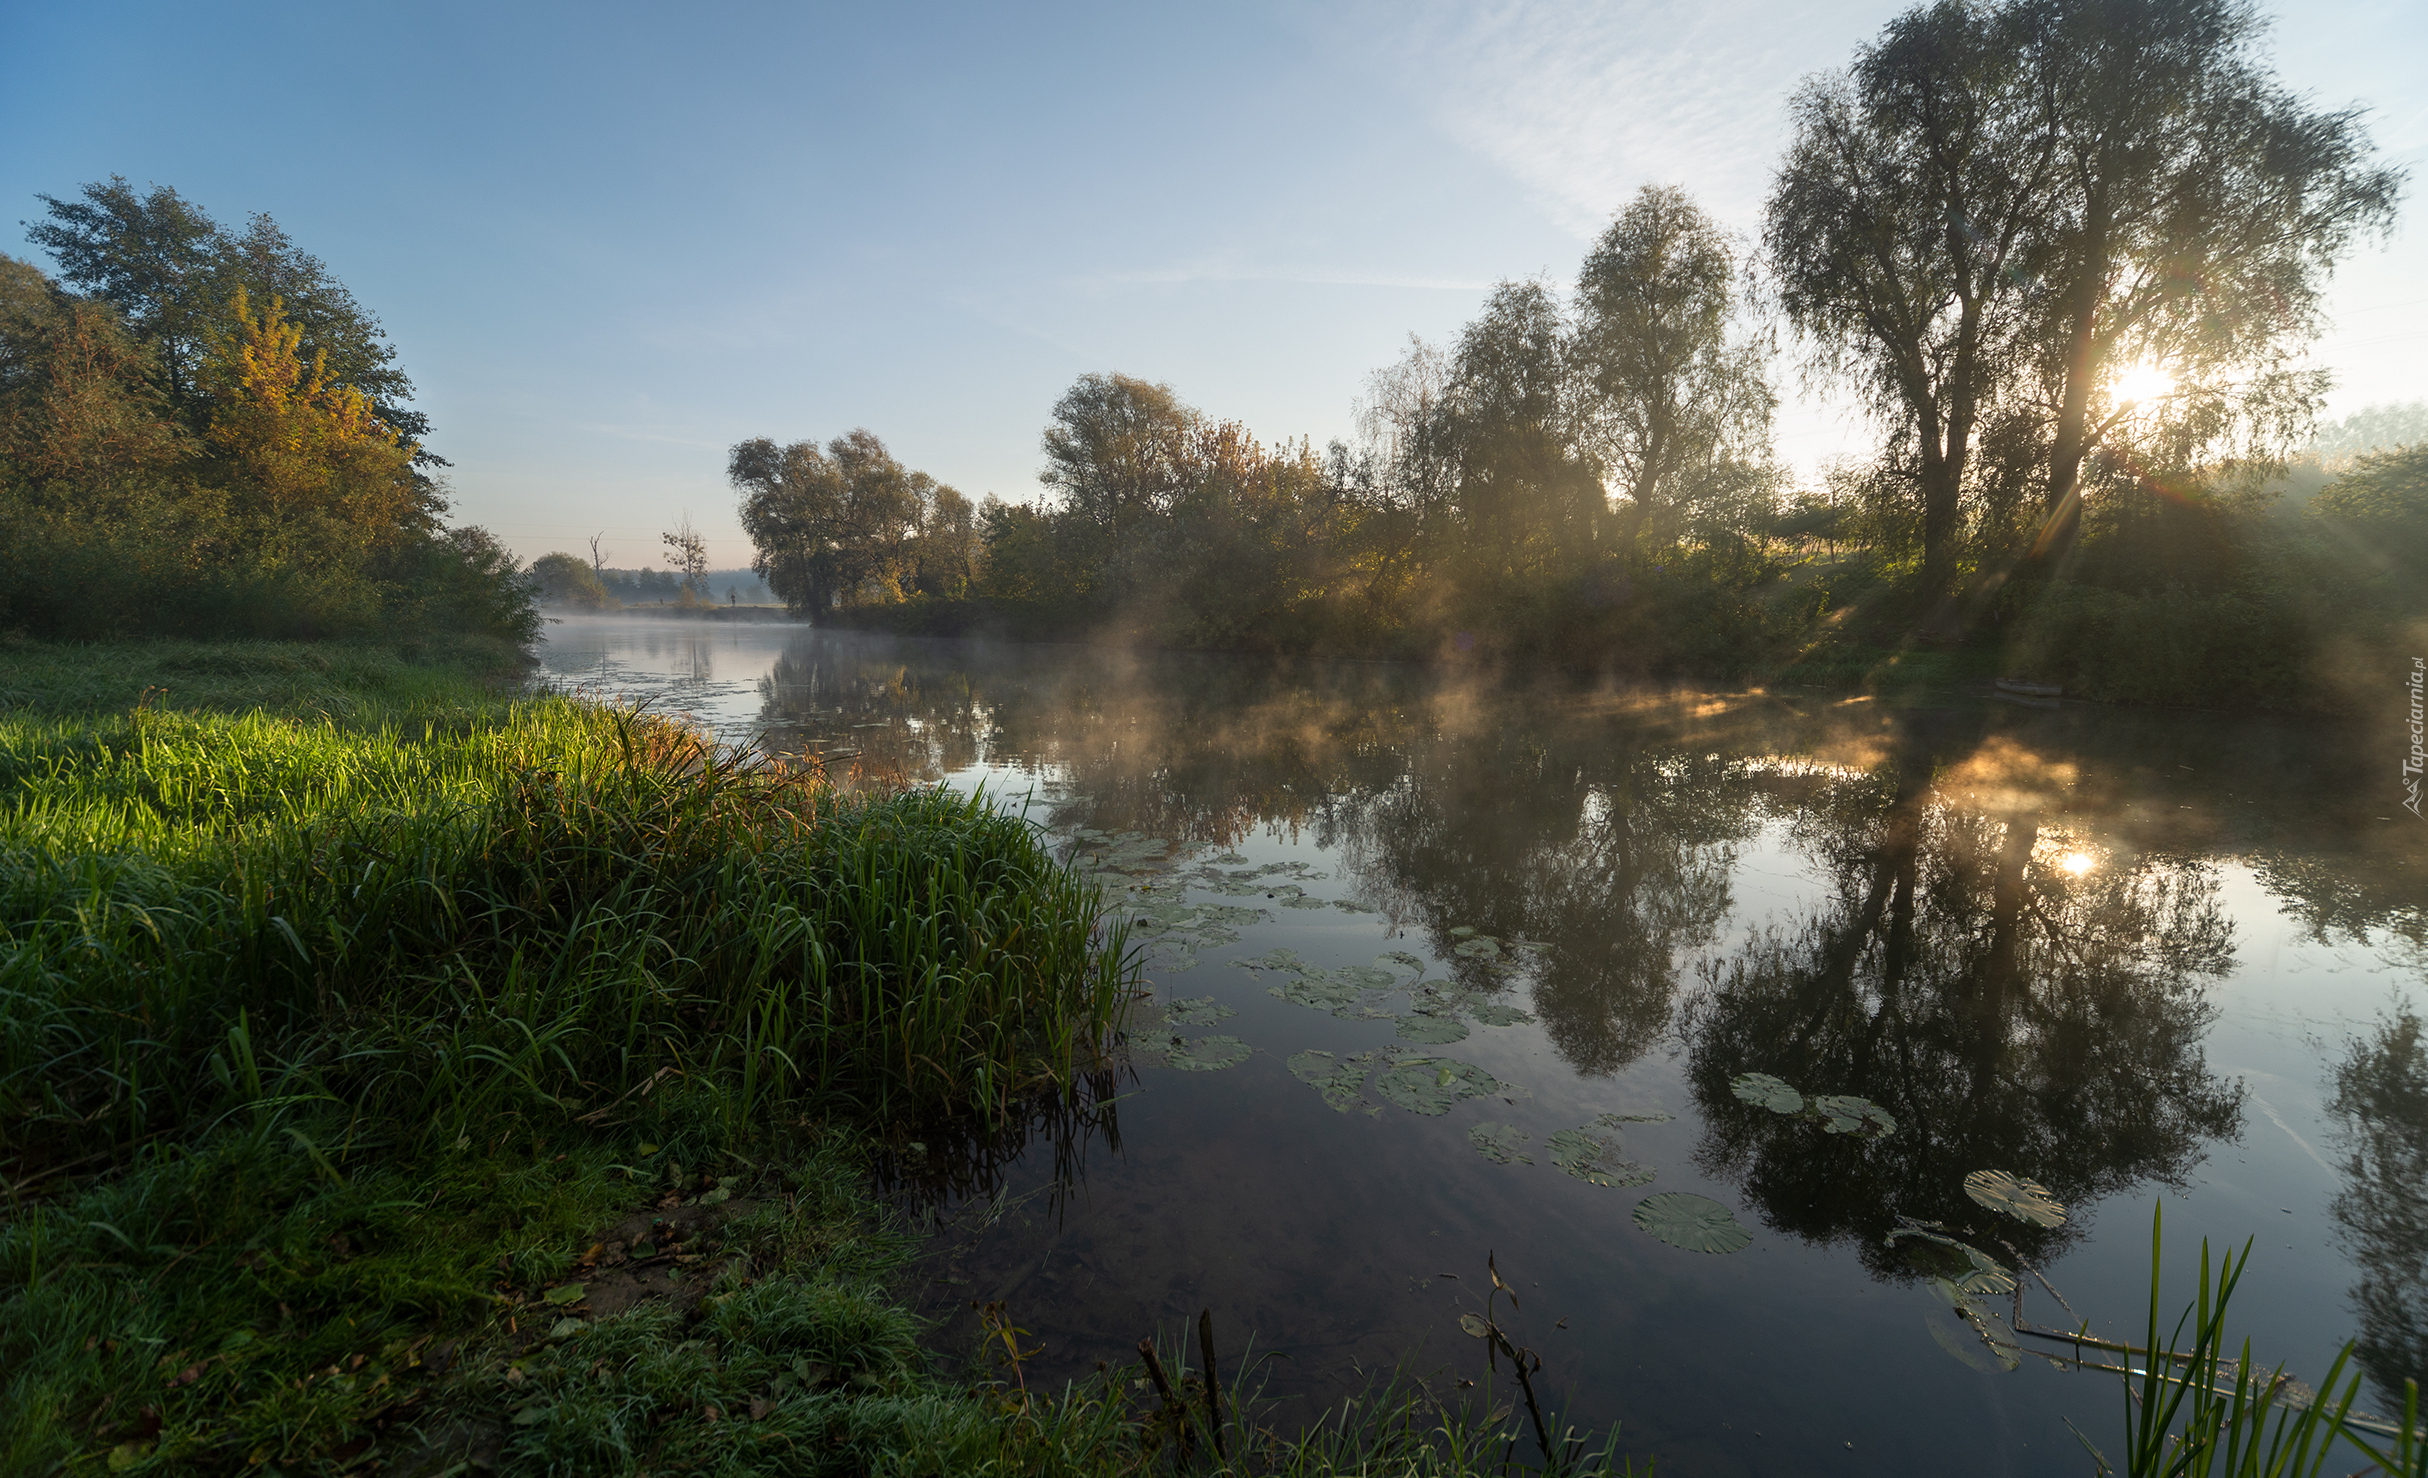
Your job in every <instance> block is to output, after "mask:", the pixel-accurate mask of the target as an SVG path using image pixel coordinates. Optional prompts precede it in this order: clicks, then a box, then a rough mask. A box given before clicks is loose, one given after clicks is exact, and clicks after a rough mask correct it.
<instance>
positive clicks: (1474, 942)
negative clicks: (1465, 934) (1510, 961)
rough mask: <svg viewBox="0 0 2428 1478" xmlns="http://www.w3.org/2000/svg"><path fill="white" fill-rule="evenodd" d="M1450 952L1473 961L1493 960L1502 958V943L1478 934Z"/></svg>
mask: <svg viewBox="0 0 2428 1478" xmlns="http://www.w3.org/2000/svg"><path fill="white" fill-rule="evenodd" d="M1450 952H1451V953H1452V954H1454V955H1464V956H1466V957H1467V958H1468V959H1471V960H1493V959H1498V958H1500V954H1501V943H1500V941H1499V940H1497V939H1492V938H1488V937H1486V936H1484V935H1481V934H1478V935H1477V936H1476V937H1475V938H1473V939H1470V940H1468V941H1466V942H1465V943H1463V944H1461V945H1459V946H1458V947H1457V948H1455V949H1453V950H1451V951H1450Z"/></svg>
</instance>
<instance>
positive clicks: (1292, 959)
mask: <svg viewBox="0 0 2428 1478" xmlns="http://www.w3.org/2000/svg"><path fill="white" fill-rule="evenodd" d="M1231 963H1232V964H1234V965H1237V966H1239V967H1240V968H1241V969H1242V970H1296V969H1299V968H1300V967H1301V966H1302V965H1304V964H1305V961H1303V960H1301V959H1299V957H1298V951H1297V950H1294V949H1283V948H1281V947H1280V946H1278V945H1276V946H1275V947H1274V948H1272V949H1269V950H1267V951H1265V952H1264V953H1263V954H1261V955H1250V956H1248V957H1247V958H1245V959H1237V960H1233V961H1232V962H1231Z"/></svg>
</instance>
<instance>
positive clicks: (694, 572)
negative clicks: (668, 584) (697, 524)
mask: <svg viewBox="0 0 2428 1478" xmlns="http://www.w3.org/2000/svg"><path fill="white" fill-rule="evenodd" d="M658 542H659V543H661V544H663V545H665V546H666V553H667V556H668V557H667V560H666V562H667V563H668V564H670V565H672V566H674V568H675V569H676V571H677V572H679V573H680V574H681V575H682V577H683V601H684V604H686V605H689V604H691V603H692V602H694V601H696V600H698V599H699V596H700V579H701V577H702V576H704V575H706V574H707V573H708V541H707V540H706V539H704V538H702V537H701V535H700V531H699V530H698V529H695V528H693V527H692V526H691V516H690V515H689V514H686V515H684V517H683V521H682V522H681V523H678V524H676V525H675V526H674V527H673V528H672V529H669V530H668V531H667V532H665V533H663V534H660V535H658Z"/></svg>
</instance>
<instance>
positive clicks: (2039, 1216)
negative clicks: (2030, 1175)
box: [1964, 1170, 2065, 1227]
mask: <svg viewBox="0 0 2428 1478" xmlns="http://www.w3.org/2000/svg"><path fill="white" fill-rule="evenodd" d="M1964 1193H1965V1194H1966V1195H1968V1196H1970V1197H1972V1198H1973V1202H1974V1204H1975V1205H1978V1206H1981V1207H1984V1208H1986V1209H1988V1210H1991V1211H1997V1212H2003V1213H2004V1214H2006V1215H2008V1216H2011V1217H2013V1218H2015V1219H2016V1220H2017V1221H2022V1222H2029V1223H2031V1224H2032V1225H2033V1226H2036V1227H2053V1226H2062V1225H2064V1223H2065V1207H2064V1206H2063V1205H2061V1204H2059V1202H2058V1200H2057V1198H2056V1197H2055V1196H2052V1195H2050V1194H2049V1188H2048V1187H2047V1186H2044V1185H2042V1184H2041V1183H2040V1182H2038V1181H2036V1180H2025V1179H2023V1178H2022V1177H2020V1176H2015V1175H2009V1174H2007V1173H2006V1172H2005V1171H2003V1170H1976V1171H1974V1172H1973V1173H1972V1174H1970V1175H1968V1176H1966V1177H1965V1178H1964Z"/></svg>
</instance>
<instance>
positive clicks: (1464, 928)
mask: <svg viewBox="0 0 2428 1478" xmlns="http://www.w3.org/2000/svg"><path fill="white" fill-rule="evenodd" d="M1481 932H1482V931H1481V930H1479V929H1477V928H1476V927H1475V925H1473V924H1459V925H1457V926H1455V927H1453V928H1452V929H1451V931H1450V937H1451V938H1453V939H1471V938H1473V937H1475V936H1476V935H1477V934H1479V933H1481Z"/></svg>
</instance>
